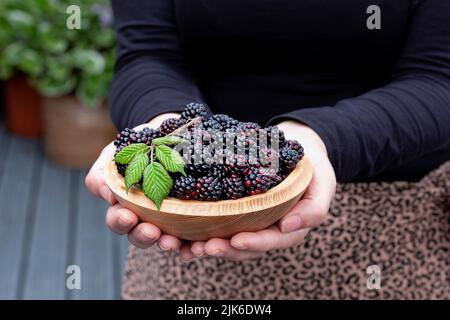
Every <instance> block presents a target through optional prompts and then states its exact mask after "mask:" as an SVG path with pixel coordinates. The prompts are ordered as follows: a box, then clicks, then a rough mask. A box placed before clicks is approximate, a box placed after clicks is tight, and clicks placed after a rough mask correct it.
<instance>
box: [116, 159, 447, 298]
mask: <svg viewBox="0 0 450 320" xmlns="http://www.w3.org/2000/svg"><path fill="white" fill-rule="evenodd" d="M369 266H371V267H369ZM374 277H375V278H374ZM122 296H123V298H124V299H450V162H447V163H446V164H444V165H442V166H441V167H440V168H438V169H436V170H435V171H433V172H431V173H430V174H429V175H427V176H426V177H424V178H423V179H422V180H421V181H419V182H414V183H412V182H394V183H357V184H356V183H349V184H341V185H339V186H338V190H337V194H336V198H335V200H334V203H333V205H332V209H331V211H330V214H329V217H328V219H327V220H326V222H324V223H323V224H322V225H321V226H320V227H319V228H316V229H314V230H311V232H310V233H309V235H308V237H307V239H306V240H305V242H304V243H303V244H302V245H299V246H297V247H292V248H289V249H286V250H275V251H271V252H268V253H266V254H265V255H264V256H262V257H260V258H258V259H254V260H248V261H242V262H236V261H230V260H226V259H223V258H201V259H196V260H194V261H191V262H184V263H183V262H182V261H181V260H180V259H179V256H178V255H177V254H175V253H166V252H161V251H160V250H159V249H156V248H151V249H147V250H140V249H137V248H135V247H133V246H131V247H130V250H129V253H128V261H127V265H126V270H125V275H124V282H123V286H122Z"/></svg>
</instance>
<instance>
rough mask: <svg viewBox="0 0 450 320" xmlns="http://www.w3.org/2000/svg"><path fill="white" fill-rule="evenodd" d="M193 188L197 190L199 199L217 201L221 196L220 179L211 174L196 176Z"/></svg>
mask: <svg viewBox="0 0 450 320" xmlns="http://www.w3.org/2000/svg"><path fill="white" fill-rule="evenodd" d="M195 188H196V190H197V192H198V199H199V200H205V201H217V200H220V199H221V198H222V190H223V183H222V179H220V178H219V177H216V176H214V175H213V174H208V175H207V176H204V177H201V178H198V179H197V183H196V184H195Z"/></svg>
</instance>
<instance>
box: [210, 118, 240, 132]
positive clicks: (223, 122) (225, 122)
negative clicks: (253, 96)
mask: <svg viewBox="0 0 450 320" xmlns="http://www.w3.org/2000/svg"><path fill="white" fill-rule="evenodd" d="M211 119H212V120H215V121H217V122H218V123H219V124H220V126H221V127H222V129H221V130H226V129H235V128H237V127H238V125H239V123H240V122H239V121H238V120H236V119H233V118H232V117H230V116H227V115H226V114H215V115H213V116H212V117H211Z"/></svg>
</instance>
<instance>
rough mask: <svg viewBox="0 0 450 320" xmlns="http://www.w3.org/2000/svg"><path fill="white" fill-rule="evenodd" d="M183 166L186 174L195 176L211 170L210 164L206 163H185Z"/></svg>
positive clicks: (200, 175) (201, 175)
mask: <svg viewBox="0 0 450 320" xmlns="http://www.w3.org/2000/svg"><path fill="white" fill-rule="evenodd" d="M184 168H185V170H186V174H188V175H192V176H195V177H203V176H205V175H206V174H208V172H209V171H210V170H211V166H210V165H209V164H206V163H200V164H187V165H186V166H185V167H184Z"/></svg>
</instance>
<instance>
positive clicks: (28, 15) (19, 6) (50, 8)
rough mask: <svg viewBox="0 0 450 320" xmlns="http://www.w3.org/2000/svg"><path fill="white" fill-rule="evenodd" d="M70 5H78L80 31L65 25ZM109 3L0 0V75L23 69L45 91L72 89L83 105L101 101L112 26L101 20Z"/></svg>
mask: <svg viewBox="0 0 450 320" xmlns="http://www.w3.org/2000/svg"><path fill="white" fill-rule="evenodd" d="M70 5H78V6H79V7H80V9H81V29H80V30H76V29H75V30H70V29H68V28H67V26H66V20H67V18H68V17H69V16H70V14H68V13H66V10H67V7H68V6H70ZM108 6H109V2H108V1H107V0H20V1H18V0H1V1H0V79H4V80H5V79H8V78H10V77H12V76H13V75H14V73H15V72H22V73H25V74H26V75H27V76H28V77H29V78H30V79H31V81H32V83H33V84H34V85H35V87H36V88H37V90H38V91H39V92H40V93H41V94H42V95H44V96H51V97H58V96H63V95H66V94H76V96H77V97H78V99H79V100H80V101H81V102H82V103H83V104H84V105H86V106H90V107H96V106H98V105H100V104H101V103H102V102H103V101H104V100H105V99H106V97H107V92H108V87H109V85H110V82H111V79H112V73H113V67H114V59H115V57H114V46H115V37H114V30H113V28H112V26H109V25H105V24H104V23H102V19H101V14H102V13H103V14H105V13H108V10H109V7H108ZM103 22H104V21H103Z"/></svg>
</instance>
